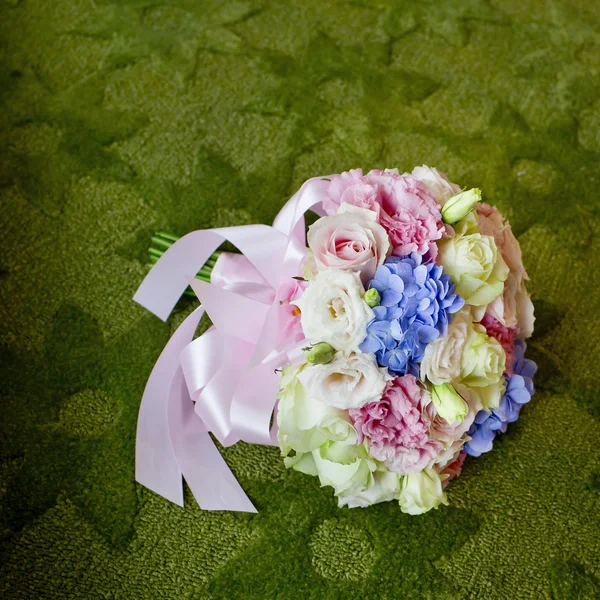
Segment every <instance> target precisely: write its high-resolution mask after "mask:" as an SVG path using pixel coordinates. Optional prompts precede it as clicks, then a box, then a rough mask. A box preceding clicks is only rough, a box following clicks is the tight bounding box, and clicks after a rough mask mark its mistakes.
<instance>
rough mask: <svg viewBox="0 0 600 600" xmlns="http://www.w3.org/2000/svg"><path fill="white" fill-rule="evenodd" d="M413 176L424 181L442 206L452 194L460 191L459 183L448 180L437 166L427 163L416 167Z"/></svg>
mask: <svg viewBox="0 0 600 600" xmlns="http://www.w3.org/2000/svg"><path fill="white" fill-rule="evenodd" d="M412 176H413V177H416V178H417V179H418V180H419V181H420V182H421V183H423V184H424V185H425V187H426V188H427V189H428V190H429V193H430V194H431V195H432V196H433V197H434V198H435V200H436V201H437V202H438V204H441V205H442V206H443V205H444V204H445V203H446V201H447V200H449V199H450V198H451V197H452V196H454V195H455V194H458V192H460V187H459V186H458V185H456V184H455V183H452V182H451V181H448V178H447V177H446V176H445V175H444V174H443V173H440V172H439V171H438V170H437V169H435V168H432V167H428V166H426V165H423V166H422V167H415V168H414V169H413V171H412Z"/></svg>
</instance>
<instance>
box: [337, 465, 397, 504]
mask: <svg viewBox="0 0 600 600" xmlns="http://www.w3.org/2000/svg"><path fill="white" fill-rule="evenodd" d="M401 481H402V476H401V475H398V473H392V472H391V471H387V470H386V471H375V472H374V473H373V482H372V484H371V485H370V486H367V487H365V488H364V489H362V490H360V491H355V492H354V494H348V493H345V494H340V495H339V496H338V505H339V506H347V507H348V508H358V507H360V508H366V507H367V506H372V505H373V504H378V503H380V502H388V501H389V500H394V499H395V498H397V497H398V493H399V492H400V485H401Z"/></svg>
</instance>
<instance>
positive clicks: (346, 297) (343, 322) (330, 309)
mask: <svg viewBox="0 0 600 600" xmlns="http://www.w3.org/2000/svg"><path fill="white" fill-rule="evenodd" d="M364 293H365V289H364V287H363V285H362V283H361V280H360V274H359V273H354V272H349V271H340V270H339V269H324V270H323V271H320V272H319V273H318V274H317V276H316V277H315V280H314V281H312V282H311V283H310V285H309V286H308V287H307V288H306V290H305V291H304V294H303V295H302V297H301V298H299V299H298V300H296V301H294V302H293V304H296V306H298V308H300V311H301V313H302V316H301V322H302V329H303V330H304V335H305V336H306V338H307V339H308V340H312V341H319V342H327V343H328V344H330V345H331V346H333V347H334V348H335V349H336V350H342V351H344V352H351V351H353V350H358V346H359V344H360V343H361V342H362V341H363V340H364V339H365V337H366V331H367V325H368V323H369V321H371V319H373V316H374V315H373V310H372V309H371V308H370V307H369V306H368V305H367V303H366V302H365V301H364V300H363V295H364Z"/></svg>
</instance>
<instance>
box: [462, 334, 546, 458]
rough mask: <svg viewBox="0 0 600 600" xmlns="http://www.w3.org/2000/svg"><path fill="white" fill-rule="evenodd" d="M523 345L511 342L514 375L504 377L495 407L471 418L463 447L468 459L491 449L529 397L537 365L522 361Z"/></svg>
mask: <svg viewBox="0 0 600 600" xmlns="http://www.w3.org/2000/svg"><path fill="white" fill-rule="evenodd" d="M526 348H527V345H526V344H525V342H524V341H523V340H515V363H514V367H513V372H514V375H513V376H512V377H506V376H505V377H506V392H504V395H503V396H502V400H500V405H499V406H498V408H495V409H493V410H492V412H491V413H490V412H487V411H485V410H480V411H479V412H478V413H477V415H476V416H475V421H474V422H473V425H471V427H470V429H469V431H468V435H469V436H471V439H470V440H469V441H468V442H467V443H466V444H465V447H464V450H465V452H466V453H467V454H470V455H471V456H481V455H482V454H483V453H484V452H489V451H490V450H491V449H492V446H493V442H494V438H495V437H496V436H497V435H498V434H499V433H504V432H505V431H506V428H507V427H508V424H509V423H514V422H515V421H516V420H517V419H518V418H519V413H520V412H521V407H522V406H523V404H527V402H529V401H530V400H531V396H533V392H534V388H533V376H534V375H535V372H536V371H537V365H536V364H535V363H534V362H533V361H532V360H529V359H527V358H525V350H526Z"/></svg>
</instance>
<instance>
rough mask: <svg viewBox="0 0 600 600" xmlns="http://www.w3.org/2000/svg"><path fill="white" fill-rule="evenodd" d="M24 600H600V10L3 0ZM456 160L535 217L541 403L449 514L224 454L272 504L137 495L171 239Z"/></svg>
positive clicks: (2, 511) (4, 411)
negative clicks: (150, 282) (162, 244)
mask: <svg viewBox="0 0 600 600" xmlns="http://www.w3.org/2000/svg"><path fill="white" fill-rule="evenodd" d="M0 37H1V40H2V44H1V46H0V80H1V84H0V88H1V89H2V100H1V103H2V104H1V109H0V129H1V140H2V141H1V146H2V152H1V154H0V195H1V208H2V210H1V211H0V319H1V322H2V327H1V328H0V349H1V370H0V386H1V393H2V401H1V405H0V423H1V437H0V452H1V454H0V521H1V541H0V563H1V567H0V596H1V597H2V598H7V599H13V598H36V599H44V598H69V599H71V598H92V599H94V598H118V599H139V598H149V599H153V598H157V599H158V598H161V599H162V598H169V599H170V598H172V599H177V600H179V599H184V598H187V599H193V600H200V599H204V600H207V599H215V600H216V599H224V600H229V599H233V598H236V599H237V598H242V599H257V600H258V599H264V598H283V599H288V598H289V599H296V598H298V599H305V598H318V599H321V598H329V599H334V598H336V599H337V598H348V599H354V598H401V599H405V598H416V599H444V600H445V599H454V598H456V599H462V598H469V599H471V598H472V599H496V598H497V599H505V598H506V599H511V600H512V599H518V598H536V599H537V598H542V599H553V600H558V599H561V600H562V599H565V600H566V599H574V598H575V599H577V598H584V599H587V598H598V597H600V398H599V392H598V383H597V377H598V367H599V366H600V319H599V318H598V315H599V314H600V294H599V292H598V290H599V289H600V200H599V199H600V196H599V188H600V3H598V2H596V1H593V0H435V1H434V0H432V1H429V2H416V1H408V0H407V1H394V0H357V1H350V0H348V1H345V2H342V1H336V2H334V1H331V2H327V1H322V0H292V1H290V0H278V1H267V0H263V1H262V2H261V1H260V0H252V1H249V2H244V1H235V0H234V1H230V2H220V1H217V0H212V1H199V0H172V1H171V2H162V0H158V1H157V0H153V1H151V0H128V1H124V0H123V1H121V2H110V1H107V0H56V1H49V0H21V1H19V0H3V1H2V3H1V6H0ZM422 163H427V164H430V165H433V166H436V167H438V168H439V169H441V170H443V171H445V172H447V173H448V175H449V176H450V177H451V178H452V179H453V180H454V181H457V182H460V183H461V184H462V185H464V186H468V187H471V186H477V187H480V188H481V189H482V190H483V193H484V196H485V198H486V199H487V200H488V201H489V202H491V203H494V204H496V205H497V206H498V207H499V208H500V209H501V210H502V212H503V213H504V214H505V215H506V216H507V217H509V218H510V220H511V222H512V223H513V224H514V228H515V231H516V233H517V235H518V237H519V239H520V241H521V244H522V247H523V253H524V259H525V264H526V266H527V269H528V271H529V274H530V276H531V288H530V289H531V291H532V293H533V298H534V301H535V306H536V311H537V315H538V321H537V326H536V333H535V336H534V338H533V340H532V342H531V344H530V354H531V357H532V358H534V359H535V360H536V361H537V362H538V363H539V365H540V370H539V373H538V376H537V379H536V386H537V390H538V393H537V395H536V396H535V398H534V401H533V402H532V403H531V404H529V405H527V406H526V407H525V408H524V410H523V412H522V418H521V419H520V420H519V422H517V423H516V424H514V425H512V426H511V427H510V428H509V433H508V434H507V435H506V436H505V437H504V438H503V439H502V440H500V441H498V442H497V443H495V445H494V451H493V452H492V453H490V454H488V455H486V456H484V457H482V458H480V459H478V460H474V459H468V460H467V462H466V466H465V469H464V471H463V476H462V477H461V478H460V479H458V480H457V481H455V482H453V483H452V485H451V486H450V487H449V488H448V497H449V501H450V506H449V507H442V508H441V509H440V510H437V511H432V512H431V513H429V514H426V515H424V516H420V517H412V516H409V515H405V514H402V513H401V512H400V509H399V507H398V506H397V505H395V504H394V503H387V504H385V505H379V506H375V507H372V508H369V509H362V510H361V509H355V510H348V509H338V508H336V505H335V502H334V499H333V496H332V493H331V490H330V489H328V488H327V489H326V488H323V489H321V488H319V486H318V482H317V481H316V480H315V479H314V478H310V477H307V476H304V475H301V474H299V473H288V472H286V471H285V469H284V467H283V465H282V462H281V460H280V458H279V456H278V451H277V450H276V449H274V448H264V447H257V446H247V445H244V444H239V445H237V446H234V447H232V448H228V449H227V450H225V451H224V455H225V457H226V459H227V461H228V463H229V464H230V465H231V467H232V469H233V471H234V472H235V474H236V475H237V476H238V478H239V480H240V481H241V483H242V485H243V486H244V488H245V489H246V490H247V492H248V493H249V495H250V497H251V499H252V501H253V502H254V503H255V505H256V506H257V507H258V509H259V513H258V514H257V515H246V514H232V513H230V514H221V513H210V512H202V511H200V510H199V509H198V507H197V506H196V504H195V503H194V501H193V500H192V499H191V498H189V494H188V503H187V506H186V508H185V509H181V508H179V507H177V506H174V505H172V504H169V503H168V502H167V501H166V500H163V499H162V498H160V497H158V496H156V495H155V494H153V493H151V492H149V491H148V490H146V489H143V488H141V487H140V486H138V485H136V484H135V483H134V441H135V426H136V417H137V411H138V406H139V402H140V398H141V394H142V391H143V388H144V384H145V381H146V379H147V377H148V375H149V373H150V370H151V368H152V365H153V363H154V361H155V360H156V358H157V357H158V355H159V353H160V350H161V348H162V347H163V346H164V344H165V343H166V341H167V339H168V336H169V335H170V333H172V332H173V331H174V329H175V328H176V326H177V324H178V323H180V322H181V320H182V319H183V318H184V316H185V315H187V314H189V312H190V310H192V308H193V305H194V304H193V301H192V300H182V301H181V303H180V304H179V305H178V308H177V311H176V314H175V315H174V316H172V317H171V319H170V321H169V322H168V323H167V324H166V325H165V324H164V323H162V322H160V321H159V320H158V319H157V318H156V317H153V316H152V315H150V314H149V313H147V312H145V311H144V310H143V309H142V308H140V307H139V306H137V305H136V304H134V303H133V302H132V300H131V298H132V296H133V294H134V291H135V289H136V287H137V286H138V284H139V283H140V281H141V280H142V278H143V277H144V274H145V273H146V269H145V263H146V248H147V246H148V242H149V237H150V235H151V233H152V232H154V231H156V230H166V231H172V232H173V233H176V234H183V233H186V232H187V231H190V230H193V229H198V228H204V227H214V226H228V225H239V224H247V223H270V222H271V221H272V219H273V217H274V215H275V214H276V212H277V210H278V208H279V207H280V206H281V205H282V203H283V202H284V201H285V200H287V199H288V198H289V196H290V195H291V194H292V193H293V192H294V191H295V190H296V189H297V188H298V187H299V185H300V184H301V182H302V181H303V180H305V179H306V178H308V177H310V176H313V175H318V174H326V173H331V172H340V171H342V170H344V169H348V168H352V167H357V166H362V167H363V168H366V169H369V168H373V167H382V168H383V167H394V166H397V167H399V168H400V169H401V170H410V169H412V167H413V166H415V165H418V164H422Z"/></svg>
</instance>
